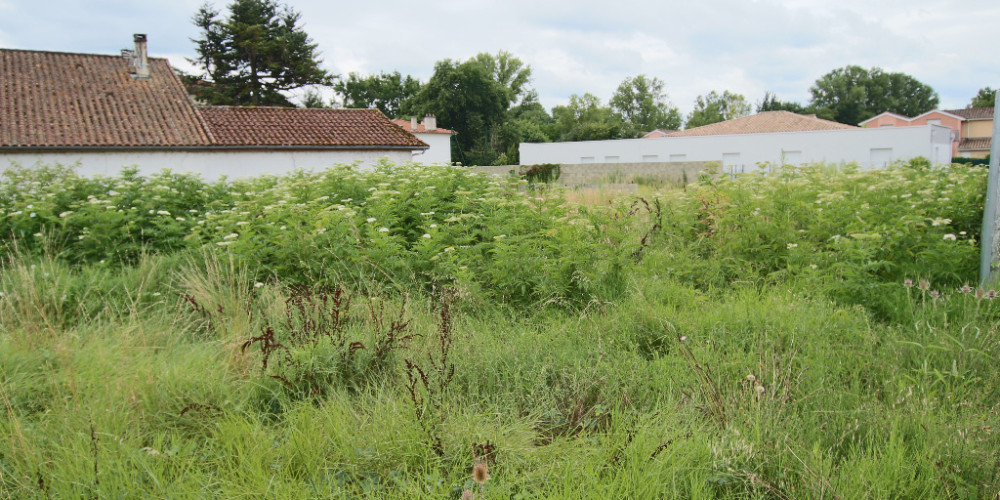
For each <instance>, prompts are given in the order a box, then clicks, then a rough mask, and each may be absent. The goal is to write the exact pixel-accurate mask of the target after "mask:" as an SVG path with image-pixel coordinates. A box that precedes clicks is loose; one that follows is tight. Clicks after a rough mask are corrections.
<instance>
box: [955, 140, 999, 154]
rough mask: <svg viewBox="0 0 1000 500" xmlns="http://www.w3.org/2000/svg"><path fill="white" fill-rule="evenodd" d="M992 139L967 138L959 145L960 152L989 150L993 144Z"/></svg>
mask: <svg viewBox="0 0 1000 500" xmlns="http://www.w3.org/2000/svg"><path fill="white" fill-rule="evenodd" d="M992 142H993V141H992V138H991V137H967V138H965V139H962V142H959V143H958V150H959V151H983V150H987V151H988V150H989V149H990V144H992Z"/></svg>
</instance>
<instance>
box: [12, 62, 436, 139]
mask: <svg viewBox="0 0 1000 500" xmlns="http://www.w3.org/2000/svg"><path fill="white" fill-rule="evenodd" d="M149 65H150V71H151V78H150V79H148V80H136V79H134V78H132V76H131V75H130V71H129V69H130V67H129V64H128V62H127V61H126V60H125V59H123V58H122V57H119V56H108V55H95V54H72V53H63V52H43V51H30V50H12V49H0V148H4V149H11V148H28V149H31V148H91V147H99V148H137V147H148V148H160V149H168V148H175V147H196V148H212V147H217V146H226V147H267V146H274V147H296V148H306V149H308V148H326V147H343V148H354V149H358V148H360V149H380V148H393V149H394V148H399V149H426V148H427V145H426V144H425V143H424V142H423V141H421V140H420V139H417V138H416V137H415V136H413V135H412V134H410V133H408V132H406V131H404V130H403V129H401V128H400V127H397V126H396V125H393V123H392V122H390V121H389V119H388V118H386V117H385V116H384V115H383V114H382V113H381V112H380V111H378V110H368V109H298V108H270V107H229V106H206V107H198V106H195V105H194V104H193V102H192V101H191V99H190V98H189V97H188V95H187V92H186V91H185V90H184V86H183V85H182V84H181V82H180V79H178V78H177V75H175V74H174V72H173V70H172V69H171V68H170V65H169V64H168V63H167V61H166V60H165V59H156V58H150V59H149Z"/></svg>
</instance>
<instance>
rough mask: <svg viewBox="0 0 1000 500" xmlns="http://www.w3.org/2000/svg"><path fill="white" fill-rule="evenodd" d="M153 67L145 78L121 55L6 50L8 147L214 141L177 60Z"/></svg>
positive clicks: (1, 98)
mask: <svg viewBox="0 0 1000 500" xmlns="http://www.w3.org/2000/svg"><path fill="white" fill-rule="evenodd" d="M149 65H150V70H151V76H152V78H151V79H149V80H145V81H140V80H135V79H133V78H132V77H131V76H130V74H129V73H130V72H129V64H128V63H127V62H126V61H125V60H124V59H122V58H121V57H119V56H104V55H94V54H69V53H63V52H41V51H31V50H11V49H0V75H3V76H2V77H0V147H74V146H87V147H91V146H104V147H137V146H203V145H208V144H209V142H210V141H209V137H208V135H207V134H206V133H205V129H204V127H203V126H202V124H201V120H200V119H199V117H198V114H197V113H196V111H195V107H194V105H193V104H192V103H191V100H190V99H189V98H188V96H187V94H186V93H185V92H184V87H183V86H182V85H181V83H180V80H178V79H177V76H176V75H174V72H173V71H172V70H171V69H170V65H169V64H168V63H167V61H166V60H165V59H156V58H150V59H149Z"/></svg>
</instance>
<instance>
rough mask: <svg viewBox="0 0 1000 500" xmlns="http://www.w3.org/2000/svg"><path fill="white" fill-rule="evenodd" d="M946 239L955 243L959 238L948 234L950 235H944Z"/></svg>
mask: <svg viewBox="0 0 1000 500" xmlns="http://www.w3.org/2000/svg"><path fill="white" fill-rule="evenodd" d="M944 239H946V240H951V241H955V240H956V239H957V238H956V237H955V235H954V234H952V233H948V234H946V235H944Z"/></svg>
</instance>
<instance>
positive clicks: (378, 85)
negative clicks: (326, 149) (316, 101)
mask: <svg viewBox="0 0 1000 500" xmlns="http://www.w3.org/2000/svg"><path fill="white" fill-rule="evenodd" d="M333 90H334V91H335V92H337V94H338V95H339V96H340V98H341V99H342V100H343V104H344V107H345V108H378V109H379V110H381V111H382V113H384V114H385V115H386V116H388V117H389V118H408V116H404V115H405V114H406V113H405V112H404V110H403V105H404V103H405V102H406V101H407V100H408V99H410V98H412V97H413V96H415V95H417V93H418V92H420V81H419V80H417V79H416V78H413V77H412V76H410V75H406V76H405V77H404V76H403V75H402V74H400V73H399V72H398V71H395V72H392V73H379V74H377V75H368V76H361V75H359V74H357V73H350V74H349V75H347V78H346V79H343V80H339V81H337V82H336V83H334V84H333Z"/></svg>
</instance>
